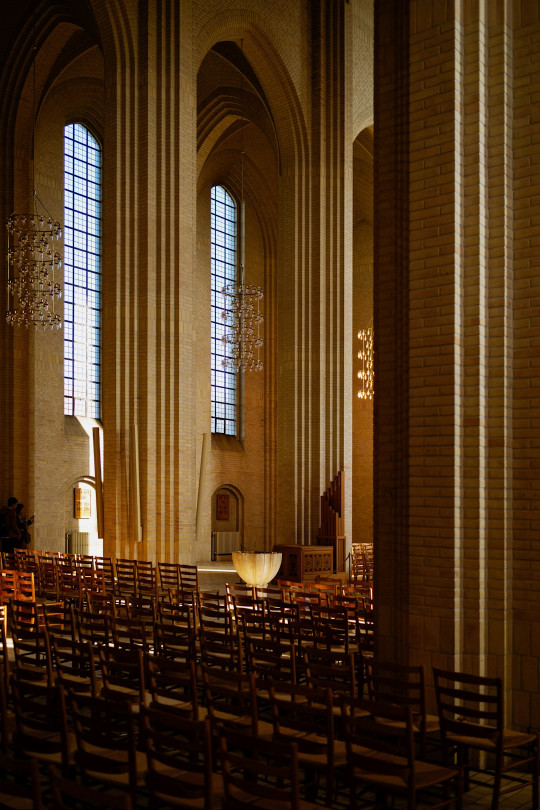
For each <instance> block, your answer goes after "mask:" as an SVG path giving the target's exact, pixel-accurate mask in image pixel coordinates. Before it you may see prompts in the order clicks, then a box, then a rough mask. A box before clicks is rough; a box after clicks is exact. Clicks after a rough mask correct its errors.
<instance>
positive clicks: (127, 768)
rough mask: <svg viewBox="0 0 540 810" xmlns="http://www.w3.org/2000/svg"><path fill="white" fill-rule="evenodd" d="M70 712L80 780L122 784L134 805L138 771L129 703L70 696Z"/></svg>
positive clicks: (133, 721) (133, 724)
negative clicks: (81, 777) (75, 741)
mask: <svg viewBox="0 0 540 810" xmlns="http://www.w3.org/2000/svg"><path fill="white" fill-rule="evenodd" d="M71 710H72V717H73V724H74V728H75V736H76V739H77V750H76V752H75V761H76V763H77V765H78V766H79V768H80V769H81V772H82V774H83V777H84V778H85V779H87V780H91V781H92V782H94V781H97V782H100V783H101V784H104V785H107V784H109V785H115V786H120V785H122V786H123V787H124V788H127V790H128V792H129V794H130V796H131V798H132V802H133V803H134V804H136V799H137V784H138V779H139V770H138V766H137V750H136V737H135V718H134V714H133V709H132V707H131V703H130V702H129V700H108V699H106V698H103V697H98V698H94V697H89V696H87V695H76V696H72V699H71Z"/></svg>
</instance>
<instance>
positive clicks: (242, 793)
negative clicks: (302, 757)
mask: <svg viewBox="0 0 540 810" xmlns="http://www.w3.org/2000/svg"><path fill="white" fill-rule="evenodd" d="M218 735H219V752H220V760H221V766H222V775H223V790H224V794H225V795H224V799H223V803H222V807H223V809H224V810H238V808H245V807H248V806H250V804H252V803H257V802H261V804H262V806H267V804H266V803H270V804H272V803H273V804H272V806H276V807H280V808H282V809H283V810H298V808H299V807H300V777H299V770H298V752H297V747H296V744H295V743H293V742H283V741H281V742H275V741H272V740H267V739H265V738H262V737H250V736H249V735H247V734H242V733H241V732H238V731H236V730H234V729H232V728H227V727H225V726H223V727H220V728H219V729H218ZM263 803H264V804H263Z"/></svg>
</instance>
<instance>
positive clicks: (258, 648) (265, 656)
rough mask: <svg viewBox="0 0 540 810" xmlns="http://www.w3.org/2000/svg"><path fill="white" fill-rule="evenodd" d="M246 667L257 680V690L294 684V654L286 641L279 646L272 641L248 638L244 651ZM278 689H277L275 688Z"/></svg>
mask: <svg viewBox="0 0 540 810" xmlns="http://www.w3.org/2000/svg"><path fill="white" fill-rule="evenodd" d="M246 666H247V671H248V672H253V673H254V674H255V678H256V679H257V689H260V688H263V687H264V685H265V684H269V683H274V684H276V685H277V684H278V683H279V682H281V681H284V682H285V683H290V684H295V683H296V652H295V647H294V643H293V642H292V641H291V640H287V641H285V642H283V643H282V644H280V645H279V646H278V645H276V643H275V642H274V641H273V640H272V639H257V638H250V639H249V640H248V644H247V649H246ZM277 688H279V687H277Z"/></svg>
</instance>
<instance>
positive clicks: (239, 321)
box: [221, 40, 264, 371]
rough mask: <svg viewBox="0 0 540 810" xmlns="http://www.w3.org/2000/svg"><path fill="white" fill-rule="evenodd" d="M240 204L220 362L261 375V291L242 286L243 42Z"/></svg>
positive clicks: (262, 294)
mask: <svg viewBox="0 0 540 810" xmlns="http://www.w3.org/2000/svg"><path fill="white" fill-rule="evenodd" d="M241 58H242V64H241V85H240V105H241V109H240V115H241V124H240V126H241V129H240V134H241V204H240V233H241V237H240V273H239V278H238V280H237V281H232V282H230V283H229V284H227V285H226V286H225V287H224V288H223V289H222V291H221V293H222V295H223V296H224V298H225V308H224V309H223V311H222V313H221V317H222V318H223V320H224V322H225V325H226V328H225V332H224V334H223V337H222V338H221V340H222V341H223V343H225V344H226V345H227V355H226V357H225V358H224V359H223V360H222V365H223V366H224V367H225V368H230V369H234V370H235V371H262V369H263V362H262V360H261V358H260V351H261V349H262V346H263V338H262V335H261V329H262V324H263V321H264V317H263V314H262V312H261V308H260V303H261V301H262V300H263V298H264V293H263V290H262V288H261V287H256V286H255V285H254V284H246V280H245V276H246V274H245V264H244V257H245V242H246V239H245V221H246V218H245V203H244V134H243V133H244V129H243V125H244V40H241Z"/></svg>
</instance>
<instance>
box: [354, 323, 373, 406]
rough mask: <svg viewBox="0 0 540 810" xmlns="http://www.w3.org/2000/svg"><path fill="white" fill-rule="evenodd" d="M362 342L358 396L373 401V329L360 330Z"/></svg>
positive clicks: (359, 356) (359, 354) (359, 355)
mask: <svg viewBox="0 0 540 810" xmlns="http://www.w3.org/2000/svg"><path fill="white" fill-rule="evenodd" d="M358 340H359V341H360V351H359V352H358V359H359V360H360V362H361V367H360V371H359V372H358V379H359V380H360V388H359V390H358V396H359V398H360V399H373V329H372V328H371V327H368V328H367V329H360V331H359V332H358Z"/></svg>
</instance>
